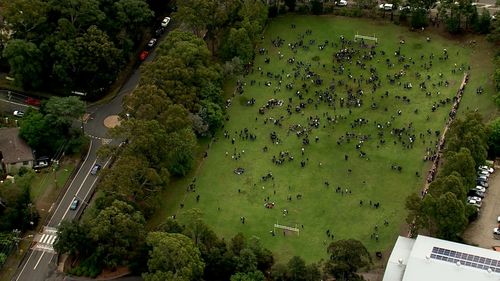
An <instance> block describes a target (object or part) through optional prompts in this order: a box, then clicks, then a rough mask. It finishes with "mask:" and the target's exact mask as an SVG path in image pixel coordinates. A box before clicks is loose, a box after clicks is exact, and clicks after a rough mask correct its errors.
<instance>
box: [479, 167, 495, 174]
mask: <svg viewBox="0 0 500 281" xmlns="http://www.w3.org/2000/svg"><path fill="white" fill-rule="evenodd" d="M478 169H479V170H483V171H488V172H489V173H490V174H493V172H494V171H495V169H493V168H492V167H489V166H479V168H478Z"/></svg>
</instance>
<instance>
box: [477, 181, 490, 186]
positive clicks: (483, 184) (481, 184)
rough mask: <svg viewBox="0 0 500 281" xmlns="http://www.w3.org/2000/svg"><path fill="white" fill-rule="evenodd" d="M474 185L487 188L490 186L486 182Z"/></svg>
mask: <svg viewBox="0 0 500 281" xmlns="http://www.w3.org/2000/svg"><path fill="white" fill-rule="evenodd" d="M476 185H480V186H482V187H486V188H488V187H489V186H490V185H489V184H488V182H486V181H476Z"/></svg>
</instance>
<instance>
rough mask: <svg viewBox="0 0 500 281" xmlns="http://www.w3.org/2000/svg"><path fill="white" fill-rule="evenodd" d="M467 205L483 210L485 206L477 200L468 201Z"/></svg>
mask: <svg viewBox="0 0 500 281" xmlns="http://www.w3.org/2000/svg"><path fill="white" fill-rule="evenodd" d="M467 204H469V205H472V206H475V207H477V208H481V206H482V205H483V204H482V202H480V201H476V200H467Z"/></svg>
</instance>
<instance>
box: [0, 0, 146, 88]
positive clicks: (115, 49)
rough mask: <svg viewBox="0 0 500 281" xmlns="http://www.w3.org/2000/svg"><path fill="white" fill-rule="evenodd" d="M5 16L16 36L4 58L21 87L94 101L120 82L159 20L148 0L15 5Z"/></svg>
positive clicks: (42, 0) (12, 0) (23, 1)
mask: <svg viewBox="0 0 500 281" xmlns="http://www.w3.org/2000/svg"><path fill="white" fill-rule="evenodd" d="M0 13H1V15H2V16H3V18H4V20H5V21H6V22H7V23H8V25H9V26H10V27H11V28H12V30H13V31H14V33H13V35H12V38H11V40H10V41H8V42H7V44H6V46H5V49H4V51H3V54H2V55H3V58H4V59H5V60H6V61H7V62H8V63H9V65H10V71H11V74H12V75H13V76H14V78H15V83H16V84H18V85H20V86H23V87H24V88H33V89H45V88H49V87H54V85H57V86H56V87H54V88H57V89H58V91H59V92H61V93H66V94H69V93H70V92H71V91H73V90H76V91H80V92H86V93H88V94H89V96H90V97H98V96H99V95H100V94H102V92H103V89H105V88H106V87H108V86H109V85H110V83H112V82H114V79H115V78H116V75H117V73H118V72H119V70H120V68H121V67H122V66H123V65H124V62H126V60H127V59H128V58H129V56H130V55H131V52H132V51H133V47H134V46H135V45H137V44H138V43H139V42H140V40H141V34H142V33H143V31H142V30H143V28H144V27H145V26H147V25H148V24H149V22H150V21H151V19H152V18H153V12H152V11H151V10H150V9H149V6H148V4H147V2H146V0H118V1H108V0H34V1H31V0H9V1H6V3H5V4H4V5H3V7H2V10H1V12H0ZM42 62H43V64H42ZM96 73H98V74H99V75H96Z"/></svg>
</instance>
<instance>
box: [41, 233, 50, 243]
mask: <svg viewBox="0 0 500 281" xmlns="http://www.w3.org/2000/svg"><path fill="white" fill-rule="evenodd" d="M47 238H49V235H47V234H43V235H42V239H40V243H44V244H45V240H47Z"/></svg>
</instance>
